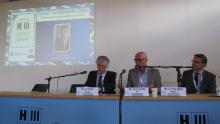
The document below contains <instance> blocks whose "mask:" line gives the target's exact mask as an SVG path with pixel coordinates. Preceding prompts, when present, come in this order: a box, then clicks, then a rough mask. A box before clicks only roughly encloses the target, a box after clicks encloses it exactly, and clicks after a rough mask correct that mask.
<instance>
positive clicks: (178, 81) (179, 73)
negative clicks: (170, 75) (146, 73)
mask: <svg viewBox="0 0 220 124" xmlns="http://www.w3.org/2000/svg"><path fill="white" fill-rule="evenodd" d="M145 67H147V68H164V69H167V68H175V69H176V71H177V85H178V87H179V86H180V83H181V80H182V79H181V76H182V74H181V71H180V68H192V66H145Z"/></svg>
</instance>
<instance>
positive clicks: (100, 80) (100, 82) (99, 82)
mask: <svg viewBox="0 0 220 124" xmlns="http://www.w3.org/2000/svg"><path fill="white" fill-rule="evenodd" d="M98 87H99V88H100V90H99V93H102V92H103V88H102V75H101V74H100V75H99V79H98Z"/></svg>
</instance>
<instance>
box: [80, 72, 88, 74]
mask: <svg viewBox="0 0 220 124" xmlns="http://www.w3.org/2000/svg"><path fill="white" fill-rule="evenodd" d="M86 73H87V71H82V72H80V73H79V74H86Z"/></svg>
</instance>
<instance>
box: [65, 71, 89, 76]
mask: <svg viewBox="0 0 220 124" xmlns="http://www.w3.org/2000/svg"><path fill="white" fill-rule="evenodd" d="M86 73H87V71H82V72H76V73H73V74H67V75H64V76H63V77H66V76H75V75H80V74H86Z"/></svg>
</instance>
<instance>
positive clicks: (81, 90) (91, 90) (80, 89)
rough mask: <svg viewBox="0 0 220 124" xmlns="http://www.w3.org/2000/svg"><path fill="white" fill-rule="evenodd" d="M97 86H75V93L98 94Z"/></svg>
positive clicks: (78, 94) (83, 94)
mask: <svg viewBox="0 0 220 124" xmlns="http://www.w3.org/2000/svg"><path fill="white" fill-rule="evenodd" d="M98 91H99V90H98V87H77V88H76V95H77V96H98V95H99V92H98Z"/></svg>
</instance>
